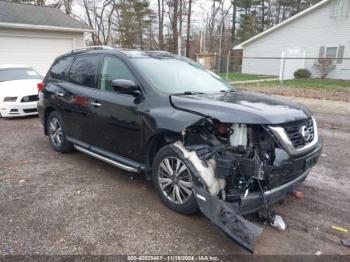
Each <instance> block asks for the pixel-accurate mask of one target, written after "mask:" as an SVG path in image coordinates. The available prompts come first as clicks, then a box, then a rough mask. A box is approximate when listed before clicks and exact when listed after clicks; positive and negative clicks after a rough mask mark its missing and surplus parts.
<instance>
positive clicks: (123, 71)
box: [89, 56, 143, 161]
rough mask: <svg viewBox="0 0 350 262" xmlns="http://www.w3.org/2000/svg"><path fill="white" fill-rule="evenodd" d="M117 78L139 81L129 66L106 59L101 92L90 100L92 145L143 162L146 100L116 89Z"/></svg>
mask: <svg viewBox="0 0 350 262" xmlns="http://www.w3.org/2000/svg"><path fill="white" fill-rule="evenodd" d="M115 79H127V80H132V81H136V79H135V77H134V76H133V74H132V73H131V71H130V70H129V68H128V66H127V65H126V64H125V63H124V62H123V61H122V60H121V59H119V58H118V57H116V56H105V57H104V58H103V62H102V66H101V74H100V77H99V89H98V90H96V91H94V92H92V93H91V96H90V99H91V102H92V103H90V105H89V106H90V110H89V111H90V112H91V122H90V134H89V135H90V144H92V145H94V146H96V147H98V148H100V149H103V150H106V151H108V152H110V153H114V154H117V155H120V156H123V157H127V158H129V159H132V160H135V161H141V160H142V158H143V154H142V152H141V150H140V149H141V145H142V132H141V128H142V106H143V103H142V101H143V100H142V99H141V97H135V96H133V95H127V94H120V93H118V92H116V91H115V90H113V88H112V85H111V82H112V80H115Z"/></svg>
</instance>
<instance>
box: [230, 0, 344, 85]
mask: <svg viewBox="0 0 350 262" xmlns="http://www.w3.org/2000/svg"><path fill="white" fill-rule="evenodd" d="M349 9H350V0H323V1H321V2H319V3H318V4H316V5H314V6H312V7H310V8H308V9H306V10H304V11H303V12H301V13H299V14H297V15H295V16H293V17H291V18H289V19H287V20H285V21H284V22H282V23H280V24H278V25H276V26H274V27H272V28H270V29H268V30H266V31H264V32H262V33H260V34H258V35H256V36H254V37H252V38H250V39H248V40H247V41H245V42H243V43H241V44H240V45H237V46H235V47H234V48H233V49H235V50H237V49H242V50H243V61H242V73H249V74H263V75H279V76H280V77H282V76H283V77H284V79H292V78H293V75H294V72H295V70H297V69H299V68H307V69H309V70H310V71H311V72H312V77H319V72H318V71H317V70H316V68H315V66H314V64H315V61H316V60H317V58H319V57H320V58H331V59H333V60H332V61H333V63H334V65H335V69H334V70H333V71H332V72H331V73H330V74H329V75H328V76H327V78H332V79H350V17H349V16H350V10H349ZM288 58H289V59H288Z"/></svg>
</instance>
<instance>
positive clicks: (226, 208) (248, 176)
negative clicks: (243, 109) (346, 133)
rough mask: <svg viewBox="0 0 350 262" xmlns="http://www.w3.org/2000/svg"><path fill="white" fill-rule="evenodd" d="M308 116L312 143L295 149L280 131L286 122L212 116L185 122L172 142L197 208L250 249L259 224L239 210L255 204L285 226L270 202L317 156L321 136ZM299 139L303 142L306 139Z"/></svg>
mask: <svg viewBox="0 0 350 262" xmlns="http://www.w3.org/2000/svg"><path fill="white" fill-rule="evenodd" d="M310 119H311V121H313V122H312V125H313V133H312V134H311V136H312V137H309V138H308V139H310V141H309V142H310V143H311V142H312V143H313V147H309V149H310V150H308V151H307V152H306V151H303V152H302V153H300V154H298V152H294V153H295V154H293V152H292V151H289V149H291V148H288V146H290V145H289V144H287V143H284V141H283V140H282V139H281V137H279V134H280V135H281V136H282V137H283V132H284V131H285V130H288V129H287V128H286V127H282V128H283V132H282V131H281V130H278V127H274V126H267V125H258V124H254V125H253V124H240V123H222V122H220V121H218V120H215V119H211V118H202V119H201V120H199V121H198V122H196V123H195V124H192V125H191V126H188V127H187V128H185V129H184V130H183V132H182V141H176V142H175V143H173V144H172V147H173V149H174V150H176V151H177V152H178V153H179V154H181V155H182V156H183V159H184V161H185V163H186V165H187V166H188V167H189V168H190V170H191V172H192V174H193V176H194V186H193V192H194V194H195V196H196V198H197V202H198V205H199V207H200V209H201V211H202V212H203V213H204V214H205V216H207V217H208V218H209V219H210V220H211V221H212V222H213V223H214V224H215V225H216V226H217V227H219V228H220V229H221V230H222V231H223V232H224V233H225V234H226V235H227V236H229V237H230V238H231V239H232V240H234V241H235V242H236V243H238V244H239V245H240V246H241V247H243V248H244V249H246V250H248V251H249V252H253V250H254V248H253V244H252V242H253V241H254V239H256V237H257V236H258V235H259V234H261V232H262V228H261V227H259V226H257V225H255V224H253V223H251V222H249V221H248V220H246V219H245V218H243V215H246V214H250V213H253V212H256V211H258V210H260V211H261V212H260V213H261V214H263V215H264V217H265V219H266V220H268V222H269V223H270V224H272V225H275V226H276V227H277V228H279V229H284V228H285V225H284V224H283V223H282V222H283V220H282V222H280V223H279V224H278V225H276V223H278V221H281V218H280V217H279V216H276V215H275V214H274V212H273V211H271V209H270V208H269V205H270V204H272V203H274V202H276V201H278V200H279V199H281V198H283V197H284V196H286V195H287V194H288V193H290V192H292V191H294V188H295V186H296V184H298V182H301V181H303V180H304V179H305V178H306V176H307V175H308V173H309V171H310V168H311V167H312V166H313V165H314V164H315V163H316V162H317V160H318V157H319V155H320V152H321V149H322V141H321V140H320V139H319V138H318V137H315V136H317V130H316V128H317V127H316V122H315V121H314V120H313V118H310ZM309 121H310V120H309ZM276 130H277V131H276ZM316 140H317V141H316ZM289 141H290V139H289ZM314 141H316V142H314ZM304 142H305V143H304V144H303V145H302V147H303V146H305V144H309V143H306V142H307V141H304ZM299 148H301V147H299Z"/></svg>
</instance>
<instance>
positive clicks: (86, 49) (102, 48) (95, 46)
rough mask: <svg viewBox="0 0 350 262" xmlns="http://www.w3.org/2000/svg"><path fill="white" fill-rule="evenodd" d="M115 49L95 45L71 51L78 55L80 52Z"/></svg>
mask: <svg viewBox="0 0 350 262" xmlns="http://www.w3.org/2000/svg"><path fill="white" fill-rule="evenodd" d="M111 49H113V48H112V47H110V46H105V45H94V46H86V47H82V48H78V49H74V50H72V51H71V53H77V52H80V51H88V50H111Z"/></svg>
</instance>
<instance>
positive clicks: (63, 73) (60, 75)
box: [50, 56, 74, 80]
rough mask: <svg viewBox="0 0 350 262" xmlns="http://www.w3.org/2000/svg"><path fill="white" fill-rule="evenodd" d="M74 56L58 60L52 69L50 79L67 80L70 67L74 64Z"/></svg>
mask: <svg viewBox="0 0 350 262" xmlns="http://www.w3.org/2000/svg"><path fill="white" fill-rule="evenodd" d="M73 58H74V57H72V56H68V57H64V58H62V59H60V60H58V61H57V62H56V63H55V64H54V65H53V66H52V68H51V71H50V77H51V78H53V79H58V80H67V76H68V71H69V68H70V65H71V64H72V62H73Z"/></svg>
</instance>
